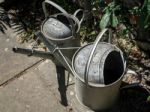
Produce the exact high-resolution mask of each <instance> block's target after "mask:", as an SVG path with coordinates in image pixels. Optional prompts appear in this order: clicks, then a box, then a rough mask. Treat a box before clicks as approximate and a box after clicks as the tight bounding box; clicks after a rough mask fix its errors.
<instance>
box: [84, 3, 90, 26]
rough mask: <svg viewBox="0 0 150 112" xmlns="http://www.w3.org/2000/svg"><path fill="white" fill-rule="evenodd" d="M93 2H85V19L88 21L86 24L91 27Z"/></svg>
mask: <svg viewBox="0 0 150 112" xmlns="http://www.w3.org/2000/svg"><path fill="white" fill-rule="evenodd" d="M91 10H92V7H91V0H84V17H85V18H84V19H85V20H86V24H87V25H88V26H89V24H90V23H91V21H90V20H91V17H92V16H91Z"/></svg>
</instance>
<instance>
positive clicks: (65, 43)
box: [41, 18, 80, 65]
mask: <svg viewBox="0 0 150 112" xmlns="http://www.w3.org/2000/svg"><path fill="white" fill-rule="evenodd" d="M50 19H51V21H53V20H54V19H53V18H50ZM50 19H48V20H45V21H44V22H43V24H42V27H41V32H42V34H43V35H44V36H45V37H46V38H47V39H48V40H49V41H50V42H51V43H53V44H54V45H56V46H57V48H58V49H60V50H61V52H62V53H63V55H64V56H65V57H66V58H67V59H69V60H68V61H70V62H71V60H72V57H73V55H74V53H75V51H76V49H77V48H76V49H74V47H80V40H79V38H77V37H74V36H72V33H71V32H72V31H71V30H69V27H67V26H65V25H64V24H63V23H61V22H60V21H58V20H57V21H56V20H54V21H55V22H56V24H54V23H52V22H51V21H49V20H50ZM47 21H49V22H47ZM58 23H59V25H58ZM57 25H58V26H57ZM60 26H62V28H61V27H60ZM57 27H58V28H57ZM56 30H57V31H56ZM69 31H70V32H69ZM57 33H58V34H57ZM63 33H64V35H63ZM61 34H62V35H61ZM67 48H68V49H67ZM57 60H63V59H62V58H59V59H56V61H55V63H56V65H61V64H60V63H59V62H58V61H57Z"/></svg>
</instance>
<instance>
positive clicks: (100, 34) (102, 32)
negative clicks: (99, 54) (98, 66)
mask: <svg viewBox="0 0 150 112" xmlns="http://www.w3.org/2000/svg"><path fill="white" fill-rule="evenodd" d="M107 30H108V29H103V30H102V31H101V32H100V33H99V34H98V36H97V38H96V40H95V42H94V46H93V49H92V51H91V53H90V56H89V59H88V62H87V63H86V66H85V72H84V74H85V75H84V80H85V83H86V85H88V73H89V67H90V63H91V61H92V58H93V54H94V52H95V49H96V47H97V45H98V43H99V41H100V40H101V39H102V36H103V34H104V33H105V32H106V31H107Z"/></svg>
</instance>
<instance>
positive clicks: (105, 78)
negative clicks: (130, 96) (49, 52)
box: [72, 29, 126, 111]
mask: <svg viewBox="0 0 150 112" xmlns="http://www.w3.org/2000/svg"><path fill="white" fill-rule="evenodd" d="M106 31H107V29H104V30H103V31H102V32H101V33H100V34H99V35H98V37H97V38H96V40H95V42H94V43H89V44H87V45H85V46H83V47H81V48H80V49H78V50H77V51H76V53H75V54H74V56H73V60H72V69H73V73H74V75H75V77H76V78H75V92H76V97H77V99H78V101H79V102H81V103H82V104H84V105H85V106H87V107H89V108H91V109H93V110H96V111H97V110H105V109H109V108H111V107H112V106H113V105H114V104H115V103H116V102H117V100H118V97H119V91H120V85H121V82H122V78H123V75H124V72H125V68H126V63H125V60H124V57H123V53H122V51H121V50H120V49H119V48H118V47H117V46H115V45H112V44H110V43H108V42H100V40H101V39H102V36H103V35H104V33H105V32H106Z"/></svg>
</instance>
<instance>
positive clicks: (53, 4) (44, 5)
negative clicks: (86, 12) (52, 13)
mask: <svg viewBox="0 0 150 112" xmlns="http://www.w3.org/2000/svg"><path fill="white" fill-rule="evenodd" d="M46 3H47V4H50V5H52V6H53V7H55V8H56V9H58V10H59V11H60V12H62V13H64V14H68V13H67V11H65V10H64V9H63V8H62V7H60V6H59V5H58V4H56V3H54V2H52V1H51V0H45V1H43V3H42V7H43V11H44V14H45V18H47V17H48V16H49V14H48V11H47V9H46Z"/></svg>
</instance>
